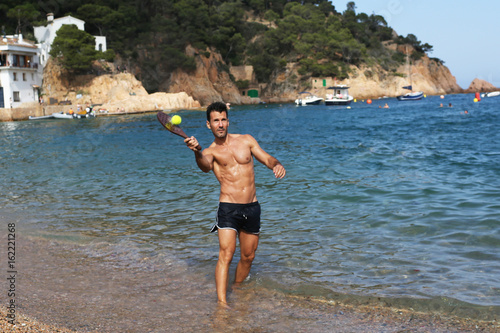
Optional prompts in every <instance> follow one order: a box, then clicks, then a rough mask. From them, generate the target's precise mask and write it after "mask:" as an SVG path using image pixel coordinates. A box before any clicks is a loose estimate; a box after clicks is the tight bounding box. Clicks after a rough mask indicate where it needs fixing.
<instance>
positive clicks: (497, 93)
mask: <svg viewBox="0 0 500 333" xmlns="http://www.w3.org/2000/svg"><path fill="white" fill-rule="evenodd" d="M496 96H500V91H492V92H489V93H485V94H482V95H481V97H496Z"/></svg>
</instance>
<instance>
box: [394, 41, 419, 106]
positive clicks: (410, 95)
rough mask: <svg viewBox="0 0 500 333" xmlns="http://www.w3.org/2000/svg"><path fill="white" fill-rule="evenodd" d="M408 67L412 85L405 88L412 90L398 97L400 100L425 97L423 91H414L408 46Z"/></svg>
mask: <svg viewBox="0 0 500 333" xmlns="http://www.w3.org/2000/svg"><path fill="white" fill-rule="evenodd" d="M406 67H407V68H408V77H409V78H410V85H408V86H404V87H403V89H407V90H410V92H408V93H406V94H403V95H400V96H398V97H397V98H398V101H418V100H419V99H422V97H424V93H423V92H422V91H413V83H412V80H411V70H410V57H409V52H408V48H406Z"/></svg>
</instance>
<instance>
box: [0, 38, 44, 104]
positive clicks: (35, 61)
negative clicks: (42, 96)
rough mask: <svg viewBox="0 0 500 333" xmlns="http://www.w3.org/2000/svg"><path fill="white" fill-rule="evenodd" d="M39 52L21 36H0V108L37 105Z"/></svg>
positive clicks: (40, 69)
mask: <svg viewBox="0 0 500 333" xmlns="http://www.w3.org/2000/svg"><path fill="white" fill-rule="evenodd" d="M39 63H40V61H39V49H38V47H37V46H36V45H35V44H34V43H32V42H29V41H25V40H23V35H21V34H20V35H14V36H7V35H4V36H0V108H15V107H19V106H20V105H21V104H22V103H25V102H33V101H38V98H39V89H40V86H41V85H42V68H41V66H39Z"/></svg>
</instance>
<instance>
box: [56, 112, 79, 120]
mask: <svg viewBox="0 0 500 333" xmlns="http://www.w3.org/2000/svg"><path fill="white" fill-rule="evenodd" d="M52 117H54V118H57V119H73V118H75V117H74V115H72V114H68V113H57V112H56V113H53V114H52Z"/></svg>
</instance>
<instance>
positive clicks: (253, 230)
mask: <svg viewBox="0 0 500 333" xmlns="http://www.w3.org/2000/svg"><path fill="white" fill-rule="evenodd" d="M217 229H233V230H236V232H240V230H242V231H244V232H247V233H250V234H256V235H258V234H259V233H260V204H259V202H258V201H256V202H252V203H249V204H235V203H228V202H219V208H218V209H217V219H216V222H215V224H214V225H213V227H212V230H210V232H214V231H216V230H217Z"/></svg>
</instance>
